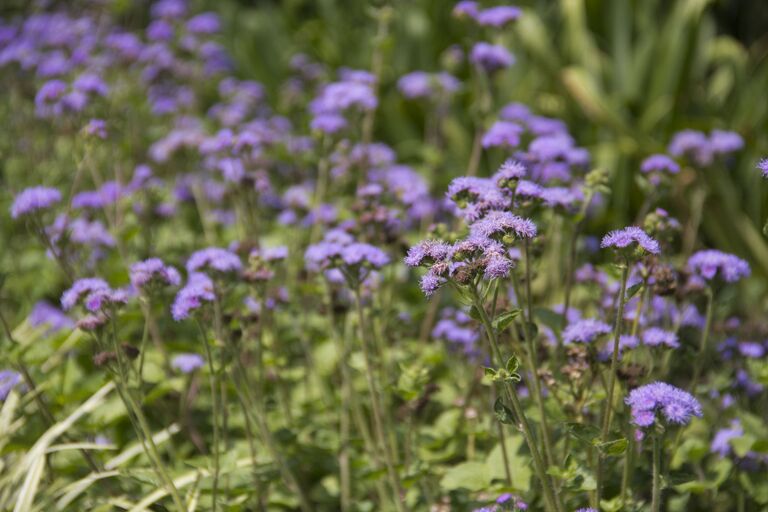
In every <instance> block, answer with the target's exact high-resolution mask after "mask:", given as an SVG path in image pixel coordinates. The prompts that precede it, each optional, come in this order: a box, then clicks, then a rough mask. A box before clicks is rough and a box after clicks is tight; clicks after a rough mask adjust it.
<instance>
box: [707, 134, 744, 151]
mask: <svg viewBox="0 0 768 512" xmlns="http://www.w3.org/2000/svg"><path fill="white" fill-rule="evenodd" d="M709 143H710V145H711V148H712V151H713V152H715V153H717V154H724V153H733V152H735V151H738V150H740V149H742V148H743V147H744V139H743V138H742V137H741V135H739V134H738V133H736V132H730V131H725V130H712V133H710V134H709Z"/></svg>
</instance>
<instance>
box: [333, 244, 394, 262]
mask: <svg viewBox="0 0 768 512" xmlns="http://www.w3.org/2000/svg"><path fill="white" fill-rule="evenodd" d="M341 260H342V261H343V262H344V263H345V264H346V265H349V266H358V265H364V266H369V267H372V268H381V267H383V266H384V265H386V264H387V263H389V256H387V254H386V253H385V252H384V251H382V250H381V249H379V248H378V247H374V246H372V245H370V244H364V243H359V242H356V243H352V244H349V245H347V246H345V247H344V248H343V249H342V250H341Z"/></svg>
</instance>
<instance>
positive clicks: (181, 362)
mask: <svg viewBox="0 0 768 512" xmlns="http://www.w3.org/2000/svg"><path fill="white" fill-rule="evenodd" d="M204 364H205V361H204V360H203V357H202V356H201V355H200V354H193V353H184V354H179V355H177V356H175V357H174V358H173V359H172V360H171V366H172V367H173V368H175V369H177V370H179V371H180V372H181V373H192V372H193V371H195V370H197V369H198V368H202V367H203V365H204Z"/></svg>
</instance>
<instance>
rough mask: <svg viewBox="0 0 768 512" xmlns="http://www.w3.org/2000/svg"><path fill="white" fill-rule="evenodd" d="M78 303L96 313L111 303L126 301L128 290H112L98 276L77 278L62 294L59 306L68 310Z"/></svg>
mask: <svg viewBox="0 0 768 512" xmlns="http://www.w3.org/2000/svg"><path fill="white" fill-rule="evenodd" d="M80 303H82V304H83V306H85V309H87V310H88V311H90V312H92V313H96V312H99V311H102V309H104V308H106V307H109V306H112V305H122V304H126V303H128V292H126V291H125V290H120V289H117V290H113V289H112V288H110V286H109V285H108V284H107V282H106V281H104V280H103V279H101V278H98V277H87V278H83V279H78V280H77V281H75V282H74V283H73V284H72V286H71V287H70V288H69V289H67V290H66V291H65V292H64V293H63V294H62V296H61V307H62V308H64V310H65V311H68V310H70V309H72V308H73V307H75V306H76V305H77V304H80Z"/></svg>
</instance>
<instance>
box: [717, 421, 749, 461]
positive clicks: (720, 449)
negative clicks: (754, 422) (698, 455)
mask: <svg viewBox="0 0 768 512" xmlns="http://www.w3.org/2000/svg"><path fill="white" fill-rule="evenodd" d="M743 435H744V428H743V427H742V426H741V422H739V420H733V421H731V426H730V427H726V428H722V429H720V430H718V431H717V432H716V433H715V437H714V438H712V444H710V445H709V451H711V452H712V453H715V454H717V455H719V456H720V458H721V459H722V458H725V457H727V456H729V455H730V454H731V452H732V451H733V449H732V448H731V439H736V438H739V437H741V436H743Z"/></svg>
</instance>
